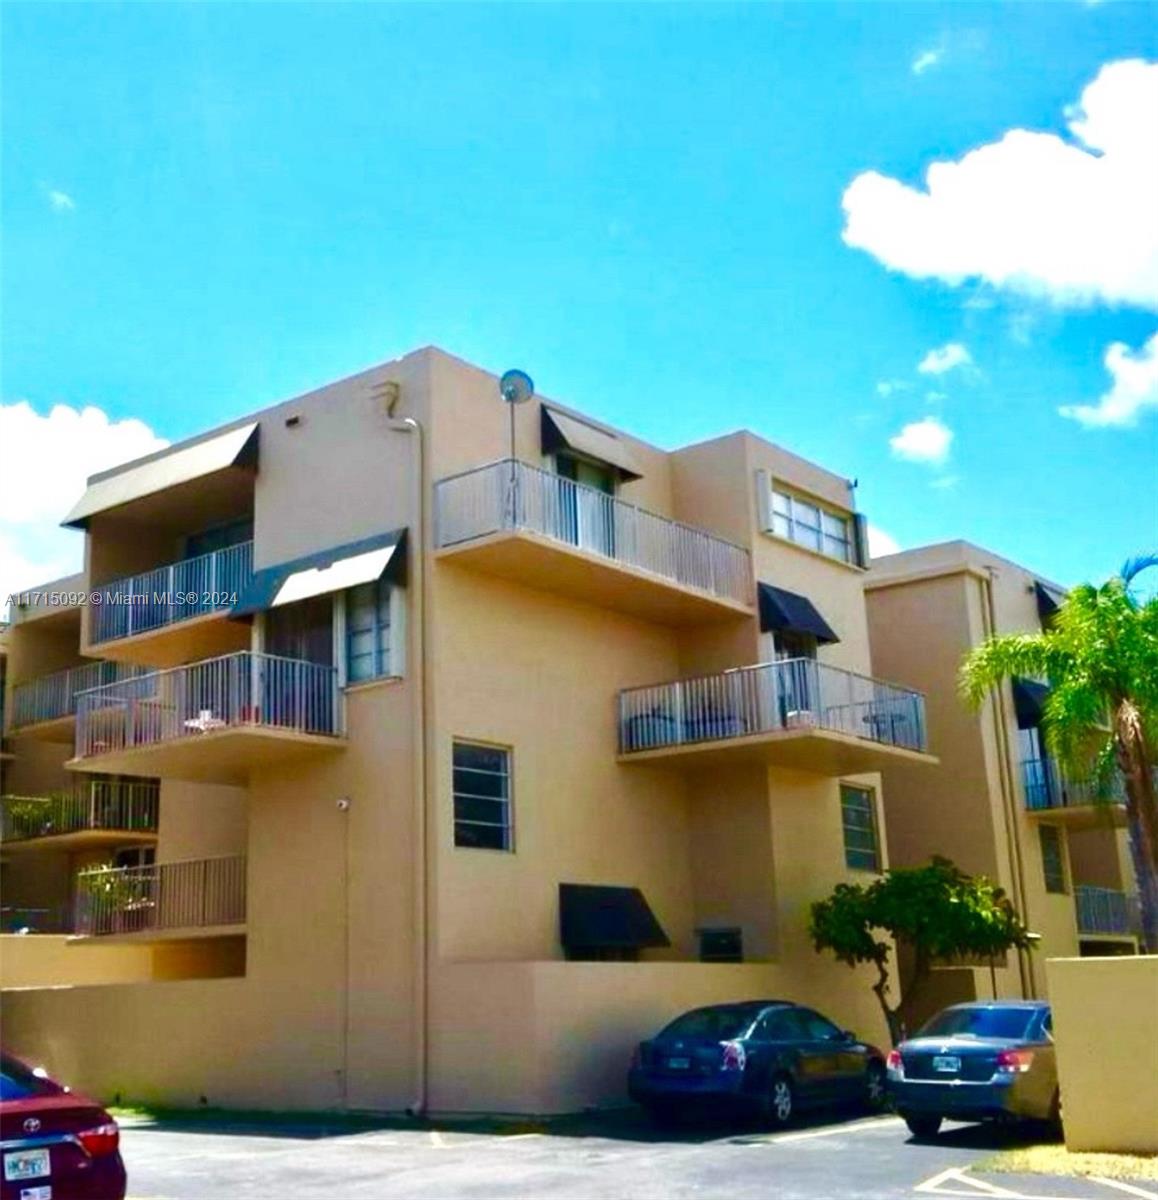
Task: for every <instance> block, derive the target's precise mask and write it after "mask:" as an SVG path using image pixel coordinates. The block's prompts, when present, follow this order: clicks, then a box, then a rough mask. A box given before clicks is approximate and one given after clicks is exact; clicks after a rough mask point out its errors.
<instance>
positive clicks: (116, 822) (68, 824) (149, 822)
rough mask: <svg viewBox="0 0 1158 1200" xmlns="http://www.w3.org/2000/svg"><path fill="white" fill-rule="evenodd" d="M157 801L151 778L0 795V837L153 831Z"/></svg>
mask: <svg viewBox="0 0 1158 1200" xmlns="http://www.w3.org/2000/svg"><path fill="white" fill-rule="evenodd" d="M160 799H161V784H160V781H159V780H156V779H139V780H116V779H91V780H89V781H88V782H87V783H85V784H83V785H81V786H79V787H77V788H76V789H74V790H73V791H71V792H66V793H58V794H56V795H51V796H2V797H0V840H3V841H5V842H21V841H28V840H30V839H32V838H42V837H55V836H59V835H60V834H63V833H77V832H80V831H82V830H89V829H97V830H101V829H107V830H116V831H117V832H120V833H130V832H131V833H156V832H157V815H158V811H159V807H160Z"/></svg>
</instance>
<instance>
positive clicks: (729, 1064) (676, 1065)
mask: <svg viewBox="0 0 1158 1200" xmlns="http://www.w3.org/2000/svg"><path fill="white" fill-rule="evenodd" d="M628 1092H629V1093H630V1095H631V1098H632V1099H633V1100H634V1101H635V1102H636V1103H637V1104H641V1105H642V1106H643V1107H644V1108H645V1109H647V1111H648V1112H649V1113H650V1114H651V1115H652V1116H653V1117H654V1118H655V1119H656V1120H658V1121H661V1122H665V1121H669V1120H672V1119H674V1118H675V1117H677V1116H679V1115H681V1114H683V1113H685V1112H688V1111H689V1110H692V1109H698V1110H702V1109H703V1108H705V1107H716V1108H727V1109H731V1110H741V1111H746V1112H748V1113H756V1114H757V1115H759V1116H761V1117H763V1118H764V1119H765V1120H766V1121H767V1122H768V1123H769V1124H771V1125H786V1124H788V1122H790V1121H791V1120H792V1118H793V1116H795V1114H796V1112H797V1111H798V1110H799V1109H805V1108H813V1107H818V1106H821V1105H826V1104H842V1103H862V1104H865V1105H867V1106H869V1107H870V1108H878V1107H880V1106H881V1105H882V1104H883V1103H884V1099H885V1059H884V1056H883V1055H882V1054H881V1052H880V1051H879V1050H877V1049H876V1047H874V1046H870V1045H868V1044H867V1043H865V1042H861V1041H858V1040H857V1037H856V1035H855V1034H853V1033H850V1032H848V1031H847V1030H842V1029H841V1028H840V1027H839V1026H837V1025H834V1024H833V1022H831V1021H830V1020H828V1018H827V1017H822V1016H821V1015H820V1013H818V1012H814V1011H813V1010H812V1009H810V1008H803V1007H801V1006H800V1005H798V1004H791V1003H789V1002H787V1001H784V1000H748V1001H743V1002H741V1003H737V1004H716V1005H712V1006H711V1007H710V1008H696V1009H693V1010H692V1011H691V1012H688V1013H684V1015H683V1016H682V1017H677V1018H676V1019H675V1020H674V1021H673V1022H672V1023H671V1024H670V1025H668V1026H667V1028H666V1029H664V1030H663V1031H662V1032H661V1033H659V1034H657V1036H655V1037H654V1038H652V1039H650V1040H649V1041H646V1042H641V1043H640V1046H639V1049H638V1050H637V1051H636V1052H635V1058H634V1059H633V1060H632V1064H631V1071H630V1073H629V1075H628Z"/></svg>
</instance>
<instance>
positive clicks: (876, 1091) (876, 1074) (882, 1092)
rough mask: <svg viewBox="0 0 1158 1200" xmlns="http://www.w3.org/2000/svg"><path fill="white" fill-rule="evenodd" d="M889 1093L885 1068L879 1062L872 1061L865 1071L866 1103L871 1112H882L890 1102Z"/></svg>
mask: <svg viewBox="0 0 1158 1200" xmlns="http://www.w3.org/2000/svg"><path fill="white" fill-rule="evenodd" d="M888 1099H889V1094H888V1089H887V1088H886V1087H885V1069H884V1067H882V1066H881V1064H880V1063H879V1062H870V1063H869V1065H868V1070H867V1071H866V1072H865V1080H864V1103H865V1108H867V1109H869V1111H870V1112H880V1111H881V1110H882V1109H883V1108H885V1107H886V1105H887V1104H888Z"/></svg>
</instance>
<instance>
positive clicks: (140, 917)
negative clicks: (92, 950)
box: [75, 855, 245, 937]
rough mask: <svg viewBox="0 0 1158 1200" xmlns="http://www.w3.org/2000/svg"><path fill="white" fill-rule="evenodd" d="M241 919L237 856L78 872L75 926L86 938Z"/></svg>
mask: <svg viewBox="0 0 1158 1200" xmlns="http://www.w3.org/2000/svg"><path fill="white" fill-rule="evenodd" d="M244 921H245V858H244V856H241V855H237V856H231V857H228V858H201V859H192V860H190V861H188V862H173V863H154V864H153V865H151V866H147V867H97V868H94V869H91V870H88V871H81V872H80V873H79V874H78V875H77V899H76V917H75V928H76V932H77V933H79V934H83V935H85V936H89V937H96V936H100V935H102V934H110V933H144V932H147V931H150V930H159V929H199V928H201V929H203V928H207V927H210V926H214V925H241V924H243V923H244Z"/></svg>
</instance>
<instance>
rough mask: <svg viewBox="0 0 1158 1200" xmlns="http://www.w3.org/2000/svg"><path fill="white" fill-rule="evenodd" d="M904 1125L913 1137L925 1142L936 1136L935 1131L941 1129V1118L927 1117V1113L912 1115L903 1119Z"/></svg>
mask: <svg viewBox="0 0 1158 1200" xmlns="http://www.w3.org/2000/svg"><path fill="white" fill-rule="evenodd" d="M905 1124H906V1125H907V1126H908V1127H909V1132H910V1133H911V1134H912V1135H913V1137H915V1138H920V1140H921V1141H926V1140H927V1139H929V1138H935V1137H936V1136H937V1131H938V1130H939V1129H940V1128H941V1118H940V1117H932V1116H929V1115H928V1114H927V1113H912V1114H910V1115H909V1116H907V1117H905Z"/></svg>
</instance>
